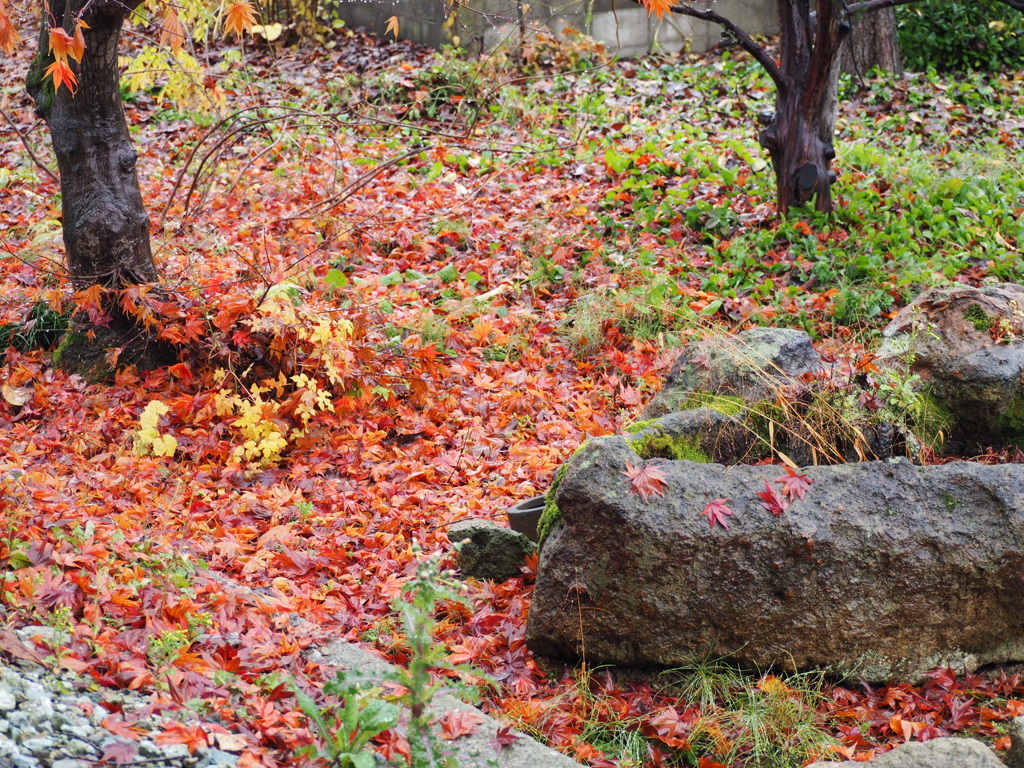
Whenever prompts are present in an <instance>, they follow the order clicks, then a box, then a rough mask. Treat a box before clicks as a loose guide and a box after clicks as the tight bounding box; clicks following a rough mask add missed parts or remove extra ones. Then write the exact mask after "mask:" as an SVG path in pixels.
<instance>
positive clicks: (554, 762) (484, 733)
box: [308, 640, 579, 768]
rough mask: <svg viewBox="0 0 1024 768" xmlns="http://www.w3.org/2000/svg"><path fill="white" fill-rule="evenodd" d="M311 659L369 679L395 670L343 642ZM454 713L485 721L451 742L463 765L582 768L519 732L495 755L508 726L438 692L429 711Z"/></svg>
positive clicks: (315, 654)
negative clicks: (470, 713)
mask: <svg viewBox="0 0 1024 768" xmlns="http://www.w3.org/2000/svg"><path fill="white" fill-rule="evenodd" d="M308 658H309V660H310V661H313V662H315V663H317V664H324V665H330V666H334V667H340V668H341V669H344V670H345V671H346V672H351V673H352V674H354V675H355V676H357V677H361V678H366V679H368V680H378V679H383V678H384V676H385V675H387V674H388V673H389V672H393V671H394V670H395V666H394V665H393V664H391V663H389V662H387V661H384V659H381V658H379V657H377V656H374V655H373V654H372V653H370V652H369V651H366V650H364V649H362V648H360V647H359V646H358V645H355V644H353V643H347V642H344V641H340V640H336V641H334V642H331V643H328V644H327V645H324V646H322V647H321V648H320V649H319V650H316V651H311V652H310V653H309V654H308ZM453 710H459V711H463V710H471V711H473V712H476V713H477V714H479V715H480V716H481V717H482V718H483V722H482V723H481V725H480V728H479V729H478V730H477V731H476V733H473V734H471V735H468V736H460V737H459V738H458V739H455V740H454V741H452V742H449V743H450V744H451V745H452V747H453V749H455V750H458V753H459V764H460V765H465V766H470V765H476V764H478V763H479V764H480V765H493V764H495V762H494V761H495V759H496V764H497V766H498V768H579V763H577V762H576V761H575V760H573V759H572V758H570V757H566V756H565V755H563V754H560V753H559V752H556V751H555V750H553V749H551V748H550V747H546V746H544V745H543V744H541V743H540V742H538V741H537V740H535V739H533V738H531V737H529V736H527V735H526V734H524V733H521V732H518V731H513V733H515V734H516V735H517V736H519V737H520V738H519V740H518V741H515V742H513V743H512V744H510V745H509V746H507V747H506V748H505V749H503V750H502V751H501V754H500V755H498V754H496V753H495V751H494V748H493V747H491V746H490V745H489V744H488V743H487V742H488V741H490V740H491V739H493V738H494V735H495V733H497V731H498V729H499V728H503V727H505V726H504V724H502V723H501V722H499V721H498V720H496V719H494V718H493V717H491V716H490V715H486V714H484V713H483V712H481V711H480V710H479V709H477V708H476V707H474V706H472V705H470V704H467V703H466V702H464V701H461V700H460V699H457V698H456V697H455V696H453V695H451V694H449V693H444V692H441V693H438V694H437V695H436V696H435V697H434V701H433V703H432V704H431V706H430V712H431V713H433V714H435V715H442V714H444V713H446V712H451V711H453Z"/></svg>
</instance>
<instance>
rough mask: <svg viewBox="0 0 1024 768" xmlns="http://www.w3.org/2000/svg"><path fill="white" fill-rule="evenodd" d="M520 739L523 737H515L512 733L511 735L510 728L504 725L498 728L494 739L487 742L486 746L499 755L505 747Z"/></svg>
mask: <svg viewBox="0 0 1024 768" xmlns="http://www.w3.org/2000/svg"><path fill="white" fill-rule="evenodd" d="M521 738H523V737H522V736H516V735H515V734H514V733H512V726H510V725H505V726H502V727H501V728H499V729H498V730H497V732H495V734H494V738H493V739H491V740H490V741H488V742H487V744H488V745H489V746H490V747H492V748H493V749H494V751H495V752H497V753H498V754H499V755H500V754H501V750H503V749H504V748H505V747H508V746H511V745H512V744H515V743H516V742H517V741H519V740H520V739H521Z"/></svg>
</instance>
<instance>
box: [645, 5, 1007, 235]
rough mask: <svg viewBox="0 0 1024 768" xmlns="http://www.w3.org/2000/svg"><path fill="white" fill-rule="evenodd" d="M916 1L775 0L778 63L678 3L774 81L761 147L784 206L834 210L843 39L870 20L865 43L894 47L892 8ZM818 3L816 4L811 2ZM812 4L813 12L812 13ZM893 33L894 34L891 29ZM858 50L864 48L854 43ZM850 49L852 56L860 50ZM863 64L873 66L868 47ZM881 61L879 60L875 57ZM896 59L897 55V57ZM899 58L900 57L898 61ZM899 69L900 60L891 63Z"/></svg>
mask: <svg viewBox="0 0 1024 768" xmlns="http://www.w3.org/2000/svg"><path fill="white" fill-rule="evenodd" d="M639 1H640V2H643V3H644V4H645V5H646V6H647V7H648V8H653V7H655V6H657V7H659V8H660V7H661V4H660V3H657V2H656V0H639ZM913 2H915V0H776V5H777V6H778V13H779V58H780V60H779V61H776V60H775V59H774V58H773V57H772V56H771V55H770V54H769V53H768V52H767V51H766V50H765V49H764V48H763V47H761V46H760V45H759V44H758V43H757V42H755V41H754V39H753V38H752V37H750V35H749V34H747V33H746V32H744V31H743V30H742V29H740V28H739V27H738V26H736V24H734V23H733V22H732V21H730V20H729V19H727V18H725V17H724V16H722V15H721V14H719V13H718V12H716V11H714V10H711V9H709V8H707V4H706V3H703V2H702V3H700V5H701V6H702V7H696V6H693V5H691V4H690V3H689V2H682V0H680V2H678V3H677V4H676V5H673V6H671V8H670V10H671V11H672V12H673V13H678V14H681V15H683V16H690V17H692V18H696V19H703V20H704V21H710V22H712V23H714V24H718V25H720V26H721V27H723V28H724V29H725V31H726V33H727V34H728V35H731V36H732V37H733V38H734V39H735V40H736V42H737V43H739V45H740V46H741V47H742V48H743V49H744V50H746V51H747V52H749V53H750V54H751V55H752V56H753V57H754V58H755V59H756V60H757V62H758V63H759V64H760V65H761V66H762V67H763V68H764V70H765V71H766V72H767V73H768V75H769V76H770V77H771V79H772V81H773V82H774V83H775V88H776V98H775V111H774V112H772V113H764V114H762V115H760V116H759V118H758V120H759V122H760V123H761V124H762V126H763V128H762V130H761V133H760V135H759V140H760V142H761V146H763V147H764V148H765V149H767V150H768V154H769V155H770V156H771V159H772V165H773V166H774V169H775V177H776V190H777V193H778V203H777V208H778V211H779V213H780V214H782V215H785V214H786V213H788V211H789V209H790V207H791V206H794V205H797V206H799V205H804V204H806V203H809V202H811V201H812V200H813V201H814V203H815V207H816V208H817V210H819V211H823V212H825V213H829V212H831V211H832V193H831V189H830V188H831V184H832V182H833V181H834V179H835V174H834V173H833V171H832V169H831V165H832V160H833V159H834V158H835V148H834V146H833V128H834V126H835V117H836V106H837V102H836V77H837V74H838V68H839V64H840V62H839V56H840V52H841V50H842V46H843V44H844V41H846V40H847V39H848V38H849V36H850V33H851V32H852V31H853V30H854V27H855V25H857V24H863V25H865V27H864V28H863V29H862V30H861V33H860V34H861V36H862V40H861V44H862V45H864V46H865V47H866V46H867V44H868V43H869V42H870V43H872V44H874V43H879V44H882V43H885V44H887V45H890V46H891V47H892V50H890V51H889V53H890V54H892V52H893V50H894V51H895V53H896V55H897V56H898V49H897V48H895V36H894V31H895V27H894V26H893V25H891V24H890V23H889V22H890V20H891V17H885V16H883V17H881V18H880V19H878V18H873V17H877V16H878V14H881V13H886V14H891V13H892V8H893V7H894V6H897V5H908V4H910V3H913ZM1000 2H1002V3H1003V4H1004V5H1008V6H1009V7H1011V8H1015V9H1016V10H1018V11H1021V12H1024V0H1000ZM812 6H813V8H812ZM812 10H813V14H812ZM871 24H878V25H882V26H881V27H878V28H877V29H881V30H883V32H884V33H885V35H886V37H885V39H884V40H883V39H878V40H875V39H873V38H872V36H873V35H875V36H879V35H880V34H881V33H879V32H872V31H871V29H872V27H871V26H870V25H871ZM890 33H893V34H890ZM853 50H854V54H855V53H856V52H857V51H859V50H860V49H859V48H855V49H853ZM854 54H851V55H854ZM862 58H863V59H864V61H863V62H861V63H862V64H865V65H866V64H867V62H868V57H867V55H866V53H864V54H862ZM872 63H875V64H880V63H882V62H880V61H877V60H875V61H872ZM890 63H891V59H890ZM897 64H898V62H897ZM892 68H893V69H895V70H898V69H899V67H898V66H893V67H892Z"/></svg>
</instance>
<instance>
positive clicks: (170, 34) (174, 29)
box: [160, 5, 185, 53]
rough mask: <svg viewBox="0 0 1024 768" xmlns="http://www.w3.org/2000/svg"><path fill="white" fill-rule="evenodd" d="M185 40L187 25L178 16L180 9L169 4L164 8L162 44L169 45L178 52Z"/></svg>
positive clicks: (161, 23)
mask: <svg viewBox="0 0 1024 768" xmlns="http://www.w3.org/2000/svg"><path fill="white" fill-rule="evenodd" d="M184 42H185V27H184V26H182V24H181V19H180V18H178V11H177V9H175V8H174V7H173V6H170V5H169V6H167V8H166V9H165V10H164V17H163V19H162V20H161V21H160V45H169V46H170V48H171V50H172V51H174V52H175V53H177V52H178V51H179V50H180V49H181V46H182V44H183V43H184Z"/></svg>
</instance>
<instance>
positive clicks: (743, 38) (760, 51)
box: [669, 0, 1024, 89]
mask: <svg viewBox="0 0 1024 768" xmlns="http://www.w3.org/2000/svg"><path fill="white" fill-rule="evenodd" d="M1022 1H1024V0H1022ZM669 10H670V11H672V13H678V14H679V15H680V16H692V17H693V18H695V19H700V20H702V21H710V22H711V23H712V24H718V25H719V26H720V27H722V28H723V29H726V30H728V31H729V32H730V33H731V34H732V36H733V37H735V38H736V42H738V43H739V44H740V46H741V47H742V48H743V50H745V51H746V52H747V53H749V54H750V55H751V56H753V57H754V58H755V59H756V60H757V63H758V64H760V65H761V66H762V67H764V70H765V72H767V73H768V76H769V77H770V78H771V79H772V80H773V81H774V82H775V85H776V86H777V87H779V88H780V89H781V88H788V87H789V84H790V83H789V78H788V77H786V75H785V73H784V72H783V71H782V70H781V69H779V65H778V64H776V63H775V60H774V59H773V58H772V57H771V56H770V55H769V53H768V51H766V50H765V49H764V48H762V47H761V46H760V45H758V44H757V43H756V42H754V38H752V37H751V36H750V35H749V34H747V33H746V32H745V31H744V30H742V29H740V28H739V27H737V26H736V25H735V24H734V23H733V22H731V21H730V20H729V19H727V18H725V16H722V15H721V14H720V13H716V12H715V11H698V10H697V9H696V8H693V7H691V6H689V5H673V6H672V7H671V8H669Z"/></svg>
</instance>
